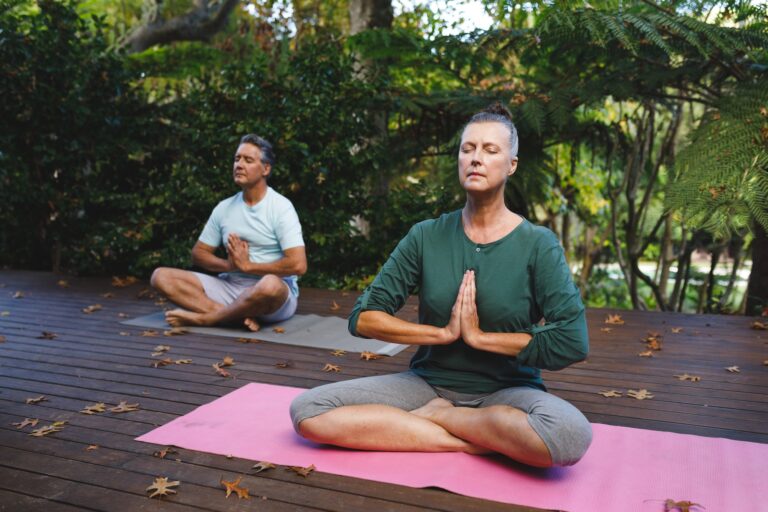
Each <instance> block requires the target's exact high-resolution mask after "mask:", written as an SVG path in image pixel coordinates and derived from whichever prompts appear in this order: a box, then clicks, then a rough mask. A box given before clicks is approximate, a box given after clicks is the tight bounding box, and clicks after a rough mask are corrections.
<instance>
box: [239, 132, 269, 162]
mask: <svg viewBox="0 0 768 512" xmlns="http://www.w3.org/2000/svg"><path fill="white" fill-rule="evenodd" d="M240 144H253V145H254V146H256V147H257V148H259V149H260V150H261V163H263V164H269V166H270V167H271V168H272V169H273V170H274V167H275V150H273V149H272V144H270V143H269V141H268V140H267V139H264V138H262V137H259V136H258V135H256V134H255V133H249V134H248V135H244V136H243V138H242V139H240Z"/></svg>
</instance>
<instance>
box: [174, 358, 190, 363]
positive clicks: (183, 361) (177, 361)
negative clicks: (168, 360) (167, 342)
mask: <svg viewBox="0 0 768 512" xmlns="http://www.w3.org/2000/svg"><path fill="white" fill-rule="evenodd" d="M173 363H174V364H192V360H191V359H177V360H175V361H174V362H173Z"/></svg>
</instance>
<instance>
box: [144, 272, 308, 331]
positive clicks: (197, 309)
mask: <svg viewBox="0 0 768 512" xmlns="http://www.w3.org/2000/svg"><path fill="white" fill-rule="evenodd" d="M150 282H151V283H152V286H153V287H154V288H156V289H157V290H159V291H161V292H162V293H163V294H165V295H166V296H167V297H168V299H169V300H171V301H172V302H173V303H175V304H177V305H179V306H181V307H182V308H184V309H173V310H171V311H168V312H166V313H165V319H166V321H167V322H168V323H169V324H170V325H172V326H182V325H220V324H232V323H238V322H243V323H244V324H245V326H246V327H247V328H248V329H250V330H252V331H258V330H259V327H260V325H259V322H279V321H281V320H286V319H288V318H290V317H291V316H292V315H293V313H294V312H295V311H296V305H297V300H296V296H295V295H294V294H293V293H292V292H291V291H290V289H289V288H288V285H287V284H286V283H285V281H283V280H282V279H281V278H280V277H278V276H276V275H273V274H268V275H265V276H263V277H262V278H261V279H259V280H258V281H255V280H253V281H252V280H240V279H237V278H233V277H230V278H229V279H222V278H220V277H214V276H209V275H207V274H201V273H198V272H191V271H188V270H181V269H176V268H168V267H160V268H158V269H156V270H155V271H154V272H153V273H152V278H151V281H150ZM251 283H253V284H251Z"/></svg>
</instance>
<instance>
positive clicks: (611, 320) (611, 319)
mask: <svg viewBox="0 0 768 512" xmlns="http://www.w3.org/2000/svg"><path fill="white" fill-rule="evenodd" d="M605 323H606V324H611V325H624V320H622V319H621V315H608V317H607V318H606V319H605Z"/></svg>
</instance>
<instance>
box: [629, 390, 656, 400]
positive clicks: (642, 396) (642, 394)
mask: <svg viewBox="0 0 768 512" xmlns="http://www.w3.org/2000/svg"><path fill="white" fill-rule="evenodd" d="M627 396H631V397H632V398H636V399H638V400H646V399H651V398H653V395H652V394H650V393H649V392H648V390H647V389H640V390H637V391H635V390H634V389H630V390H627Z"/></svg>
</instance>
